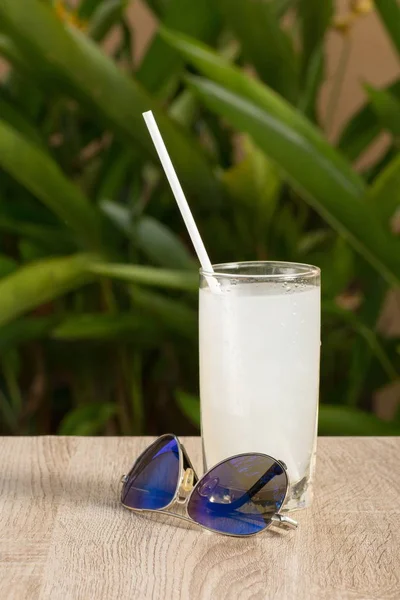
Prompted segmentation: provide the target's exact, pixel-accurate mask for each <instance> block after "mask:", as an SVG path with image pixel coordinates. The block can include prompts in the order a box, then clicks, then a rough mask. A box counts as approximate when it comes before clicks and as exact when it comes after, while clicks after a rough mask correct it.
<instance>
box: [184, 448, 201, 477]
mask: <svg viewBox="0 0 400 600" xmlns="http://www.w3.org/2000/svg"><path fill="white" fill-rule="evenodd" d="M181 449H182V455H183V468H184V469H185V470H186V469H192V471H193V476H194V477H193V485H196V483H197V482H198V481H199V478H198V476H197V473H196V471H195V469H194V467H193V465H192V461H191V460H190V458H189V455H188V453H187V452H186V448H185V446H184V445H183V444H182V443H181Z"/></svg>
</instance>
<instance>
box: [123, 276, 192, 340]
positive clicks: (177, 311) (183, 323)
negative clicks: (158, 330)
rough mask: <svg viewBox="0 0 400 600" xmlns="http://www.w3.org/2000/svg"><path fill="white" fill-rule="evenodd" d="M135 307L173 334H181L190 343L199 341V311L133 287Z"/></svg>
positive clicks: (132, 296) (132, 294)
mask: <svg viewBox="0 0 400 600" xmlns="http://www.w3.org/2000/svg"><path fill="white" fill-rule="evenodd" d="M130 295H131V298H132V302H133V305H134V306H135V307H136V308H140V309H141V311H143V312H144V313H145V314H148V315H151V316H152V318H153V319H154V320H155V321H156V323H159V324H160V326H163V327H164V328H165V329H166V330H167V331H170V332H171V333H176V334H179V335H180V336H182V337H184V338H185V339H186V340H188V341H190V342H193V343H194V342H196V341H197V321H198V317H197V311H195V310H193V309H192V308H189V307H188V306H186V305H185V304H183V302H180V301H179V300H172V299H171V298H166V297H165V296H162V295H161V294H157V293H154V292H149V291H147V290H143V289H141V288H138V287H137V286H132V287H131V290H130Z"/></svg>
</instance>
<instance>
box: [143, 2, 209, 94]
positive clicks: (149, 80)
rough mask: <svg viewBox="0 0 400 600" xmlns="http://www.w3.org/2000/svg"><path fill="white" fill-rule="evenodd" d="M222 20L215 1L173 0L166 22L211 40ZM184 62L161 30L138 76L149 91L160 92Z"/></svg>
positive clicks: (167, 11) (165, 17)
mask: <svg viewBox="0 0 400 600" xmlns="http://www.w3.org/2000/svg"><path fill="white" fill-rule="evenodd" d="M219 20H220V19H219V15H218V12H217V11H216V7H215V1H214V0H201V2H193V0H170V2H169V3H168V6H167V9H166V12H165V15H164V17H163V24H164V25H166V26H167V27H171V28H172V29H176V30H177V31H181V32H183V33H186V34H189V35H191V36H193V37H195V38H197V39H200V40H205V41H211V40H213V39H214V38H215V36H216V34H217V32H218V29H219ZM182 65H183V61H182V58H181V57H180V55H179V53H178V52H176V50H174V49H173V48H171V46H169V45H168V44H166V43H165V42H164V40H163V39H162V37H161V36H160V35H159V34H158V33H157V34H156V35H155V36H154V38H153V40H152V42H151V44H150V47H149V49H148V50H147V52H146V54H145V56H144V58H143V60H142V63H141V65H140V67H139V69H138V72H137V74H136V76H137V79H138V80H139V81H140V82H141V83H142V84H143V85H144V86H145V88H146V89H147V90H148V91H150V92H152V93H153V94H160V92H162V91H163V88H165V86H166V84H167V83H168V82H169V81H170V80H171V77H173V76H174V75H175V74H176V73H177V72H178V71H179V70H180V69H181V67H182Z"/></svg>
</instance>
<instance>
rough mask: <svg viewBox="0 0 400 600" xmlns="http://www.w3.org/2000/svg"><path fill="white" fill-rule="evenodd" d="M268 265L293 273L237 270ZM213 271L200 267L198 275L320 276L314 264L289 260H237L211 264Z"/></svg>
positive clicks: (299, 277)
mask: <svg viewBox="0 0 400 600" xmlns="http://www.w3.org/2000/svg"><path fill="white" fill-rule="evenodd" d="M262 265H264V266H269V267H276V268H289V269H293V270H294V272H293V273H258V272H256V271H255V272H254V273H251V272H250V273H240V271H239V272H238V270H240V268H242V267H247V268H251V267H254V268H257V267H260V266H262ZM212 267H213V269H214V271H207V269H203V268H200V270H199V272H200V275H203V276H205V277H216V278H220V279H221V278H226V279H232V278H234V279H243V280H246V279H261V280H287V279H291V280H295V279H304V278H311V277H320V275H321V269H320V268H319V267H316V266H314V265H309V264H306V263H298V262H289V261H275V260H249V261H239V262H227V263H218V264H215V265H212Z"/></svg>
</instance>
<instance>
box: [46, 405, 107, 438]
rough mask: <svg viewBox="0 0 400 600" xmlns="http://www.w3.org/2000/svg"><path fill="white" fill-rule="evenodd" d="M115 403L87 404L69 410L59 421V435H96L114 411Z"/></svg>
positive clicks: (102, 429) (100, 431)
mask: <svg viewBox="0 0 400 600" xmlns="http://www.w3.org/2000/svg"><path fill="white" fill-rule="evenodd" d="M116 410H117V406H116V404H108V403H107V404H106V403H103V404H100V403H96V404H88V405H85V406H78V407H77V408H75V409H74V410H72V411H71V412H69V413H68V414H67V415H66V416H65V417H64V419H63V420H62V422H61V425H60V427H59V430H58V433H59V435H96V434H98V433H102V432H103V431H104V427H105V426H106V425H107V423H108V421H109V420H110V419H111V417H113V416H114V415H115V413H116Z"/></svg>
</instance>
